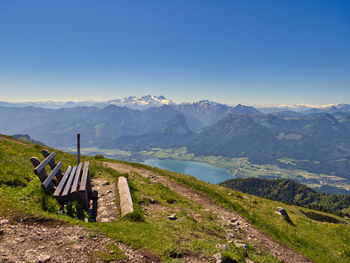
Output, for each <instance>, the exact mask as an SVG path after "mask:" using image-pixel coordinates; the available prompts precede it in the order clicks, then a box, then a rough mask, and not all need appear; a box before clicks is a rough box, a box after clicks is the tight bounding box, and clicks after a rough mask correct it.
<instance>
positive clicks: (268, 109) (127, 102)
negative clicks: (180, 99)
mask: <svg viewBox="0 0 350 263" xmlns="http://www.w3.org/2000/svg"><path fill="white" fill-rule="evenodd" d="M199 103H204V104H213V105H215V104H219V103H216V102H212V101H208V100H202V101H199ZM190 104H191V103H180V104H176V103H175V102H173V101H172V100H171V99H168V98H166V97H164V96H163V95H161V96H152V95H145V96H141V97H137V96H129V97H125V98H122V99H113V100H107V101H94V100H88V101H38V102H33V101H28V102H7V101H0V107H40V108H47V109H59V108H75V107H82V106H88V107H89V106H92V107H96V108H100V109H101V108H104V107H106V106H109V105H116V106H120V107H124V106H125V107H128V108H131V109H139V110H144V109H147V108H151V107H160V106H162V105H183V106H184V107H186V105H190ZM221 105H224V104H221ZM253 106H254V105H253ZM254 108H256V109H257V110H259V111H260V112H262V113H265V114H269V113H277V112H284V111H293V112H298V113H302V114H310V113H311V114H312V113H317V112H325V113H334V112H339V111H342V112H350V105H349V104H338V105H335V104H328V105H312V104H296V105H292V104H273V105H255V106H254Z"/></svg>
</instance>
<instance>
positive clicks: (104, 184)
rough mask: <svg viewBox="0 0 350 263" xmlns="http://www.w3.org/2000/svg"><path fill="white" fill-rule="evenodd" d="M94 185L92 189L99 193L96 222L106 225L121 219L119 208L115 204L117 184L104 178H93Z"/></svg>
mask: <svg viewBox="0 0 350 263" xmlns="http://www.w3.org/2000/svg"><path fill="white" fill-rule="evenodd" d="M92 184H93V187H92V188H93V189H94V190H97V191H98V204H97V217H96V221H97V222H101V223H106V222H110V221H112V220H114V219H117V218H119V217H120V212H119V208H118V207H117V206H116V204H115V197H116V192H115V190H116V186H115V183H109V182H108V181H106V180H105V179H102V178H93V179H92Z"/></svg>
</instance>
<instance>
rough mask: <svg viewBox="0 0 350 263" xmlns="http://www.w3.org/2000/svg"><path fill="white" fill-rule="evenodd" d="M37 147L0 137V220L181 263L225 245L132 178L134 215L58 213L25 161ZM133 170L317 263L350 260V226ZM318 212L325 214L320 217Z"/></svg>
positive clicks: (158, 190) (238, 256)
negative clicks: (55, 222)
mask: <svg viewBox="0 0 350 263" xmlns="http://www.w3.org/2000/svg"><path fill="white" fill-rule="evenodd" d="M42 148H43V147H42V146H40V145H32V144H27V143H23V144H19V143H18V142H17V141H15V140H12V139H11V140H4V139H0V199H1V202H0V215H1V216H9V217H13V216H22V217H24V216H35V217H50V218H56V219H60V220H65V221H68V222H69V223H71V224H78V225H82V226H85V227H87V228H88V229H90V230H91V231H96V232H99V233H103V234H105V235H107V236H109V237H112V238H114V239H115V240H116V241H121V242H123V243H125V244H129V245H131V246H132V247H134V248H137V249H142V250H147V251H150V253H153V254H154V255H155V256H157V257H159V258H161V259H162V261H164V262H180V261H181V259H186V257H190V256H191V257H196V258H198V259H200V260H202V261H203V262H206V261H208V259H209V258H210V257H211V256H212V255H213V254H215V253H217V252H218V251H219V249H217V247H216V244H224V243H225V242H226V240H225V237H224V234H223V229H222V226H221V225H219V224H218V222H217V221H216V219H215V218H216V216H217V215H214V214H212V213H210V212H208V211H206V210H205V209H203V207H201V206H200V205H198V204H197V203H195V202H193V201H191V200H189V199H185V198H183V197H182V196H179V195H178V194H177V193H175V192H173V191H171V190H170V189H169V188H167V187H165V186H163V185H161V184H154V183H152V182H151V181H150V180H149V179H147V178H144V177H142V176H140V175H138V174H136V173H135V174H131V175H129V176H128V181H129V183H130V188H131V192H132V196H133V200H134V203H135V212H134V213H133V214H131V215H129V216H126V217H123V218H119V219H117V220H115V221H112V222H109V223H85V222H83V221H81V220H78V219H74V218H71V217H68V216H66V215H61V214H60V207H59V206H58V204H57V203H56V201H55V200H54V199H53V198H51V197H50V196H47V195H45V194H44V193H43V191H42V189H41V187H40V182H39V180H38V178H37V177H36V176H35V175H34V173H33V167H32V165H31V163H30V162H29V158H30V157H32V156H38V157H39V156H40V155H41V154H40V150H41V149H42ZM56 159H57V160H61V161H62V162H63V164H64V166H65V167H66V166H67V165H68V164H73V163H75V156H73V155H71V154H67V153H64V152H61V151H58V154H57V157H56ZM82 159H83V160H89V161H90V164H91V165H90V167H91V169H90V172H91V175H92V176H93V177H96V176H101V177H104V178H105V179H106V180H109V181H115V180H116V179H117V178H118V177H119V176H120V174H119V173H117V172H116V171H115V170H112V169H108V168H105V167H103V166H101V165H99V163H98V162H97V160H95V159H94V158H93V157H83V158H82ZM109 161H111V162H118V161H115V160H109ZM128 164H129V163H128ZM131 165H133V166H137V167H143V168H145V169H149V170H152V171H154V172H157V173H159V174H161V175H164V176H167V177H168V178H170V179H171V180H173V181H175V182H177V183H180V184H182V185H184V186H186V187H188V188H192V189H195V190H196V191H199V192H201V193H203V194H206V195H208V196H209V197H211V198H212V199H214V200H215V201H216V202H218V203H220V204H221V205H223V206H225V207H227V208H228V209H232V210H233V211H236V212H238V213H239V214H242V215H243V216H245V217H246V218H247V219H248V220H249V221H250V222H251V223H252V224H253V225H255V226H256V227H257V228H259V229H261V230H262V231H264V232H265V233H267V234H268V235H270V236H272V237H274V238H275V239H277V240H279V241H281V242H283V243H286V244H288V245H290V246H291V247H293V248H295V249H296V250H297V251H299V252H300V253H302V254H304V255H307V256H309V257H310V258H313V259H314V260H316V261H317V262H325V263H331V262H350V247H349V244H350V225H344V224H333V223H327V222H321V221H316V220H313V219H310V218H309V217H307V216H306V215H305V212H308V211H311V210H308V209H305V208H301V207H296V206H289V205H286V204H283V203H279V202H274V201H271V200H267V199H262V198H258V197H255V196H250V195H246V194H242V193H239V192H235V191H232V190H230V189H227V188H224V187H221V186H218V185H211V184H207V183H204V182H202V181H199V180H197V179H196V178H194V177H191V176H187V175H182V174H177V173H173V172H169V171H166V170H161V169H158V168H154V167H149V166H145V165H141V164H136V163H133V164H131ZM65 167H64V168H65ZM151 199H154V200H156V202H157V204H158V206H159V207H160V208H161V209H159V210H156V211H151V212H150V211H148V210H146V207H147V206H148V204H149V202H150V200H151ZM116 202H118V200H117V201H116ZM278 206H282V207H284V208H285V209H286V210H287V211H288V213H289V215H290V217H291V219H292V221H293V222H294V223H295V226H291V225H289V224H287V223H286V222H284V221H283V220H281V219H280V217H279V216H277V215H276V214H275V213H274V211H275V210H276V207H278ZM302 212H304V213H302ZM171 213H176V215H177V217H178V218H179V219H178V220H175V221H171V220H169V219H167V216H168V215H169V214H171ZM317 213H319V214H324V215H326V214H325V213H322V212H317ZM330 216H332V217H335V218H338V217H336V216H334V215H330ZM338 219H339V220H343V221H344V220H345V221H346V220H347V219H342V218H338ZM112 245H113V244H111V246H112ZM225 255H227V256H228V257H231V258H233V259H235V260H237V261H238V262H245V259H246V258H250V259H252V260H253V261H254V262H278V261H277V260H276V259H274V258H272V257H271V256H269V255H267V254H265V253H261V251H258V250H256V249H254V248H253V247H252V246H250V245H249V244H248V250H247V251H244V250H241V249H238V248H236V247H235V246H234V245H230V247H229V249H228V250H227V251H226V252H225Z"/></svg>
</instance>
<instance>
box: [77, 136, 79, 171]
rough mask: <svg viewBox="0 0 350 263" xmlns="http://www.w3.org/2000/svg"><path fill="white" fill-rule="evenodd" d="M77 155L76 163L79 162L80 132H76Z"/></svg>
mask: <svg viewBox="0 0 350 263" xmlns="http://www.w3.org/2000/svg"><path fill="white" fill-rule="evenodd" d="M77 157H78V165H79V163H80V133H78V134H77Z"/></svg>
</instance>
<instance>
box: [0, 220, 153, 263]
mask: <svg viewBox="0 0 350 263" xmlns="http://www.w3.org/2000/svg"><path fill="white" fill-rule="evenodd" d="M110 244H116V245H117V246H118V247H119V248H120V249H121V250H122V252H123V253H124V255H125V256H127V259H122V260H118V261H117V262H137V263H141V262H152V260H149V259H148V258H147V256H145V255H143V254H142V253H141V252H139V251H137V250H134V249H132V248H130V247H128V246H126V245H124V244H121V243H118V242H115V240H113V239H110V238H108V237H105V236H103V235H99V234H95V233H93V232H89V231H88V230H86V229H85V228H83V227H79V226H70V225H68V224H65V223H63V222H62V221H55V220H48V219H47V220H44V221H43V220H39V219H33V218H29V219H28V218H27V219H20V220H19V219H18V220H17V221H16V220H13V219H11V221H10V220H8V219H5V218H1V217H0V262H4V263H5V262H6V263H9V262H13V263H20V262H23V263H24V262H36V263H44V262H67V263H75V262H103V261H102V260H101V258H100V256H99V253H107V254H108V253H110V254H113V253H115V252H113V251H111V250H109V249H108V245H110ZM114 262H116V261H114Z"/></svg>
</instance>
